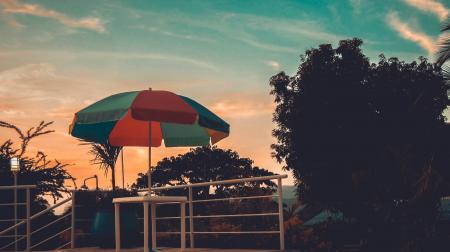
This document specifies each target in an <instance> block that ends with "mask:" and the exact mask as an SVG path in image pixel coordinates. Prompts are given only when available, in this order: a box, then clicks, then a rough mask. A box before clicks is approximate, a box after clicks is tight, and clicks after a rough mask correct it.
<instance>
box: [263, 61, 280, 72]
mask: <svg viewBox="0 0 450 252" xmlns="http://www.w3.org/2000/svg"><path fill="white" fill-rule="evenodd" d="M266 64H267V65H268V66H270V67H271V68H272V69H273V70H280V67H281V64H280V62H278V61H274V60H269V61H266Z"/></svg>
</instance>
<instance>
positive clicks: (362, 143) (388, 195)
mask: <svg viewBox="0 0 450 252" xmlns="http://www.w3.org/2000/svg"><path fill="white" fill-rule="evenodd" d="M362 43H363V42H362V40H360V39H356V38H355V39H352V40H343V41H340V42H339V46H338V47H337V48H333V47H332V46H331V45H329V44H325V45H320V46H319V47H318V48H313V49H310V50H307V51H306V52H305V54H304V55H302V56H301V60H300V66H299V68H298V71H297V73H296V74H295V75H294V76H292V77H291V76H288V75H286V74H285V73H284V72H281V73H279V74H277V75H275V76H273V77H272V78H271V79H270V86H271V87H272V91H271V94H272V95H274V97H275V102H276V104H277V107H276V110H275V113H274V115H273V120H274V122H275V123H276V124H277V127H276V128H275V129H274V130H273V135H274V136H275V137H276V139H277V143H276V144H273V145H272V148H273V150H274V152H273V156H274V157H275V158H276V159H277V161H278V162H280V163H281V162H284V168H285V169H286V170H290V171H292V172H293V175H294V178H295V181H296V184H297V186H298V195H299V197H300V198H301V200H302V201H304V202H306V203H310V204H317V205H319V206H321V207H323V208H327V209H333V210H341V211H343V213H344V214H345V216H347V217H349V218H356V219H357V220H358V221H360V222H362V223H365V227H367V229H366V230H368V229H371V230H372V233H371V234H370V235H373V234H375V235H373V236H372V237H371V238H368V237H366V238H367V239H369V240H371V241H374V240H378V241H380V240H381V241H387V240H396V239H397V241H399V240H400V238H399V237H400V236H401V237H402V239H403V240H405V239H406V240H408V239H409V240H414V241H417V242H419V241H418V240H419V239H418V238H419V237H429V236H431V235H432V232H433V223H435V221H436V217H437V207H438V205H439V197H440V196H441V195H443V194H445V193H446V192H445V191H446V190H448V186H447V184H448V181H449V178H450V176H449V174H448V173H449V172H448V169H446V163H448V161H450V160H449V157H450V155H449V154H450V148H449V144H448V140H445V136H448V134H449V130H450V128H449V126H448V125H447V124H446V123H445V117H444V116H443V110H444V109H445V108H446V107H447V106H448V105H449V104H450V103H449V98H448V96H447V92H448V90H449V85H448V84H447V83H446V82H445V81H444V78H443V76H442V72H441V70H440V68H439V67H438V66H436V65H433V64H430V63H428V62H427V60H426V59H425V58H422V57H421V58H419V62H412V63H406V62H403V61H400V60H398V59H397V58H390V59H386V58H385V57H384V56H383V55H380V59H379V62H378V63H377V64H371V63H370V62H369V59H368V58H367V57H366V56H365V55H364V54H363V53H362V51H361V45H362ZM447 193H448V191H447ZM410 220H414V222H411V221H410ZM394 223H397V224H399V223H401V224H402V225H398V226H396V227H398V229H395V228H393V226H392V225H394ZM388 226H389V227H390V228H391V229H390V230H395V232H392V233H389V232H383V230H385V229H386V228H387V227H388ZM397 231H398V232H397ZM387 234H392V236H391V237H389V236H387ZM361 235H362V234H361ZM366 235H368V234H366ZM424 240H426V239H424ZM424 240H423V241H424ZM371 244H374V245H377V246H381V244H383V243H371ZM416 245H417V246H419V245H418V244H416Z"/></svg>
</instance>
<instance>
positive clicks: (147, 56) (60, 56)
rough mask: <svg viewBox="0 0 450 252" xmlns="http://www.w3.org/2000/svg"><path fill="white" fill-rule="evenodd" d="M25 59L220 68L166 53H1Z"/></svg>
mask: <svg viewBox="0 0 450 252" xmlns="http://www.w3.org/2000/svg"><path fill="white" fill-rule="evenodd" d="M17 57H23V58H27V59H41V58H43V57H46V58H51V59H53V60H61V61H63V60H80V59H82V60H91V59H102V60H105V59H106V58H107V59H111V60H118V59H120V60H149V61H169V62H181V63H187V64H190V65H193V66H196V67H199V68H204V69H208V70H212V71H218V69H219V68H218V67H217V66H216V65H215V64H213V63H211V62H208V61H203V60H200V59H196V58H191V57H183V56H178V55H173V54H164V53H152V52H148V53H145V52H144V53H142V52H141V53H138V52H116V51H58V50H23V51H21V50H16V51H12V50H11V51H0V59H2V60H8V59H11V58H17Z"/></svg>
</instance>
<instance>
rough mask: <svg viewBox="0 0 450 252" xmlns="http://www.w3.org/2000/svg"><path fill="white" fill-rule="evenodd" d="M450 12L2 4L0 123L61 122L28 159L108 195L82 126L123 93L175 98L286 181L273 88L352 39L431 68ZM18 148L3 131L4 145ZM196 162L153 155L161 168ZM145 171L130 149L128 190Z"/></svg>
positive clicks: (408, 0) (426, 8) (223, 4)
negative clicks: (200, 108)
mask: <svg viewBox="0 0 450 252" xmlns="http://www.w3.org/2000/svg"><path fill="white" fill-rule="evenodd" d="M449 7H450V1H443V0H441V2H438V1H437V0H392V1H373V0H348V1H347V0H336V1H328V0H322V1H320V0H303V1H260V0H255V1H145V0H141V1H110V0H108V1H106V0H103V1H93V0H77V1H70V0H59V1H54V0H40V1H30V0H23V1H19V0H0V120H3V121H7V122H10V123H13V124H16V125H18V126H20V127H21V128H27V127H31V126H35V125H37V124H38V123H39V122H40V121H41V120H45V121H54V122H55V123H54V125H53V126H52V128H53V129H54V130H56V132H55V133H53V134H51V135H48V136H44V137H41V138H40V139H39V140H37V141H35V142H32V143H31V146H32V148H30V149H29V153H28V155H35V153H36V151H37V150H42V151H44V152H46V153H47V154H48V155H49V157H51V158H56V159H58V160H60V161H63V162H66V163H69V164H71V165H70V166H69V171H70V172H71V173H72V174H73V175H74V176H75V177H77V178H78V180H77V181H78V185H81V183H82V180H83V179H84V178H85V177H87V176H91V175H93V174H99V176H100V178H101V180H100V184H101V186H103V187H106V186H108V185H109V178H105V177H104V176H103V174H102V172H101V171H99V170H98V169H97V167H95V166H92V165H90V164H89V159H90V156H89V155H88V154H87V148H86V147H85V146H80V145H79V141H77V140H76V139H74V138H73V137H71V136H70V135H69V134H68V127H69V124H70V122H71V120H72V117H73V114H74V113H75V112H77V111H78V110H80V109H82V108H83V107H85V106H87V105H89V104H92V103H93V102H95V101H97V100H99V99H101V98H104V97H106V96H109V95H111V94H114V93H118V92H125V91H131V90H142V89H148V88H149V87H151V88H153V89H162V90H170V91H172V92H175V93H178V94H181V95H185V96H188V97H191V98H193V99H195V100H197V101H198V102H200V103H202V104H203V105H205V106H207V107H208V108H210V109H211V110H212V111H214V112H215V113H216V114H218V115H219V116H221V117H222V118H223V119H225V120H226V121H227V122H228V123H229V124H230V125H231V134H230V137H229V138H227V139H224V140H222V141H221V142H220V143H219V144H218V146H219V147H221V148H231V149H234V150H236V151H238V152H239V154H240V155H241V156H243V157H250V158H252V159H253V160H255V164H256V165H257V166H260V167H264V168H266V169H269V170H271V171H273V172H276V173H284V172H283V171H281V165H280V164H277V163H276V162H275V160H274V159H273V158H272V157H271V149H270V144H272V143H274V142H275V140H274V138H272V137H271V131H272V129H273V128H274V124H273V123H272V113H273V110H274V103H273V99H272V97H271V96H270V95H269V91H270V88H269V85H268V80H269V78H270V77H271V76H272V75H274V74H276V73H277V72H279V71H285V72H287V73H288V74H290V75H292V74H294V73H295V71H296V69H297V67H298V64H299V55H300V54H302V53H303V52H304V51H305V50H306V49H309V48H311V47H315V46H317V45H318V44H321V43H332V44H334V45H336V43H337V42H338V41H339V40H340V39H345V38H352V37H359V38H362V39H363V40H364V41H365V44H364V46H363V49H364V52H365V53H366V54H367V55H368V56H369V57H370V58H371V60H376V59H377V55H379V54H380V53H384V54H385V55H387V56H397V57H399V58H401V59H403V60H407V61H411V60H414V59H417V57H419V56H420V55H423V56H426V57H429V58H430V59H433V54H434V53H435V52H436V43H437V41H438V38H439V29H440V27H441V22H443V21H444V20H446V19H447V18H448V16H449V10H448V8H449ZM14 137H15V135H14V132H13V131H11V130H7V129H0V141H1V142H3V141H5V140H7V139H9V138H14ZM187 150H188V149H186V148H164V147H162V148H158V149H154V151H153V161H154V162H153V164H155V163H156V162H157V161H158V160H159V159H161V158H162V157H164V156H170V155H175V154H179V153H183V152H186V151H187ZM146 167H147V154H146V149H142V148H126V149H125V170H126V176H125V179H126V184H131V183H132V182H133V181H134V180H135V179H136V175H137V173H138V172H145V170H146ZM119 168H120V166H119ZM117 180H118V181H121V175H120V173H119V175H118V177H117ZM288 183H292V179H291V178H290V179H289V180H288Z"/></svg>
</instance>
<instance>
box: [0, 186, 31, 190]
mask: <svg viewBox="0 0 450 252" xmlns="http://www.w3.org/2000/svg"><path fill="white" fill-rule="evenodd" d="M36 187H37V186H36V185H17V186H13V185H12V186H0V190H14V189H19V190H22V189H34V188H36Z"/></svg>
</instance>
